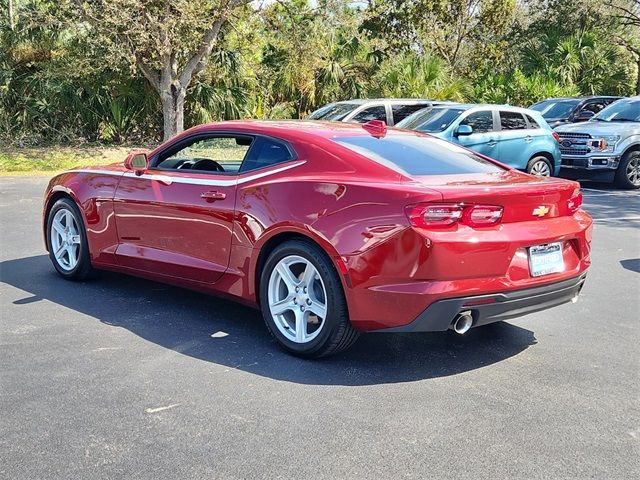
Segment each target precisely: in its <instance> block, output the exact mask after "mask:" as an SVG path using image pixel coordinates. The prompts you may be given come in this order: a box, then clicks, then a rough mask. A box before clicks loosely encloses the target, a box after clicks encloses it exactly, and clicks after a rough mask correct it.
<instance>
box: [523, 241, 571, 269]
mask: <svg viewBox="0 0 640 480" xmlns="http://www.w3.org/2000/svg"><path fill="white" fill-rule="evenodd" d="M529 268H530V269H531V276H532V277H540V276H541V275H549V274H550V273H557V272H563V271H564V258H563V257H562V243H549V244H547V245H536V246H534V247H529Z"/></svg>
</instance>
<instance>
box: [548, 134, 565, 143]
mask: <svg viewBox="0 0 640 480" xmlns="http://www.w3.org/2000/svg"><path fill="white" fill-rule="evenodd" d="M551 135H553V138H555V139H556V142H558V143H560V140H562V139H561V138H560V134H559V133H558V132H551Z"/></svg>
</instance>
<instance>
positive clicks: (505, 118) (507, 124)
mask: <svg viewBox="0 0 640 480" xmlns="http://www.w3.org/2000/svg"><path fill="white" fill-rule="evenodd" d="M500 126H501V127H502V130H525V129H526V128H527V122H525V121H524V117H523V116H522V114H520V113H518V112H500Z"/></svg>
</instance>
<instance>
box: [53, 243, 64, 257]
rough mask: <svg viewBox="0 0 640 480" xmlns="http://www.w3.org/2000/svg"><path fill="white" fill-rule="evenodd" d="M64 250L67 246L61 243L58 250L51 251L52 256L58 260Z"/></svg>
mask: <svg viewBox="0 0 640 480" xmlns="http://www.w3.org/2000/svg"><path fill="white" fill-rule="evenodd" d="M66 251H67V247H66V246H65V245H63V244H61V245H60V247H58V250H56V251H55V252H53V256H54V257H56V258H57V259H58V260H60V259H61V258H62V255H64V252H66Z"/></svg>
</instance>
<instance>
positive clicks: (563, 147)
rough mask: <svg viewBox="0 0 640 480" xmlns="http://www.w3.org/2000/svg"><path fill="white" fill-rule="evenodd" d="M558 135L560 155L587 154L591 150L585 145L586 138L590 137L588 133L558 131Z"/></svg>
mask: <svg viewBox="0 0 640 480" xmlns="http://www.w3.org/2000/svg"><path fill="white" fill-rule="evenodd" d="M558 135H560V154H561V155H587V154H588V153H589V152H590V151H591V150H590V149H589V147H588V146H587V140H589V139H590V138H591V135H589V134H588V133H568V132H558Z"/></svg>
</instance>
